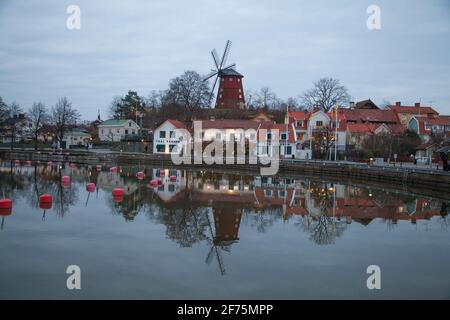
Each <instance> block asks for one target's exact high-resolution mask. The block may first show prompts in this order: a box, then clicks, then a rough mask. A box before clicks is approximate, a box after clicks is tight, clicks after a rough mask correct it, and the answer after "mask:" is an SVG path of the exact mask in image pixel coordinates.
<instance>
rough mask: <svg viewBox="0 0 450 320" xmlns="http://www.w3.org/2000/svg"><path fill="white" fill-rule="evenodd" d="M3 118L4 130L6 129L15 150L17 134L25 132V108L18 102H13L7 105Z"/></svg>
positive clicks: (11, 145)
mask: <svg viewBox="0 0 450 320" xmlns="http://www.w3.org/2000/svg"><path fill="white" fill-rule="evenodd" d="M3 119H4V120H3V123H2V130H3V131H5V133H6V134H7V136H8V137H9V138H10V147H11V150H13V149H14V142H15V140H16V139H17V136H19V135H22V134H23V133H24V132H23V129H24V128H23V127H24V125H25V120H26V119H25V115H24V113H23V109H22V108H21V107H20V106H19V104H17V103H16V102H12V103H11V104H9V105H6V108H5V110H4V118H3Z"/></svg>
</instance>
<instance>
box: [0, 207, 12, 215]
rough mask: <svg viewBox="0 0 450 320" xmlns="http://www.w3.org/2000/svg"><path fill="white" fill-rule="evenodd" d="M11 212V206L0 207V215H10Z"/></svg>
mask: <svg viewBox="0 0 450 320" xmlns="http://www.w3.org/2000/svg"><path fill="white" fill-rule="evenodd" d="M11 212H12V208H0V216H1V217H6V216H10V215H11Z"/></svg>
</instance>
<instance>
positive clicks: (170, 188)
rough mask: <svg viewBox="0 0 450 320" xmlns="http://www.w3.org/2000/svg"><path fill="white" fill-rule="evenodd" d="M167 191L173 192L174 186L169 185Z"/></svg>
mask: <svg viewBox="0 0 450 320" xmlns="http://www.w3.org/2000/svg"><path fill="white" fill-rule="evenodd" d="M168 191H169V192H175V185H174V184H169V186H168Z"/></svg>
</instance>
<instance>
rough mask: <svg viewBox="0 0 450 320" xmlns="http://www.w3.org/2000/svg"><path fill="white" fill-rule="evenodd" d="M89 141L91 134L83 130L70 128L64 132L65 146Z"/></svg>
mask: <svg viewBox="0 0 450 320" xmlns="http://www.w3.org/2000/svg"><path fill="white" fill-rule="evenodd" d="M90 142H91V135H90V134H89V133H87V132H86V131H83V130H76V129H74V130H71V131H67V132H66V133H64V137H63V144H64V146H65V148H70V146H83V145H86V143H90Z"/></svg>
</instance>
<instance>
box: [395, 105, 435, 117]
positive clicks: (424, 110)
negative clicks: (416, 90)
mask: <svg viewBox="0 0 450 320" xmlns="http://www.w3.org/2000/svg"><path fill="white" fill-rule="evenodd" d="M388 108H389V109H390V110H393V111H395V112H397V113H409V114H434V115H438V114H439V113H438V112H437V111H436V110H434V109H433V108H432V107H426V106H420V107H418V106H398V105H389V106H388Z"/></svg>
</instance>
